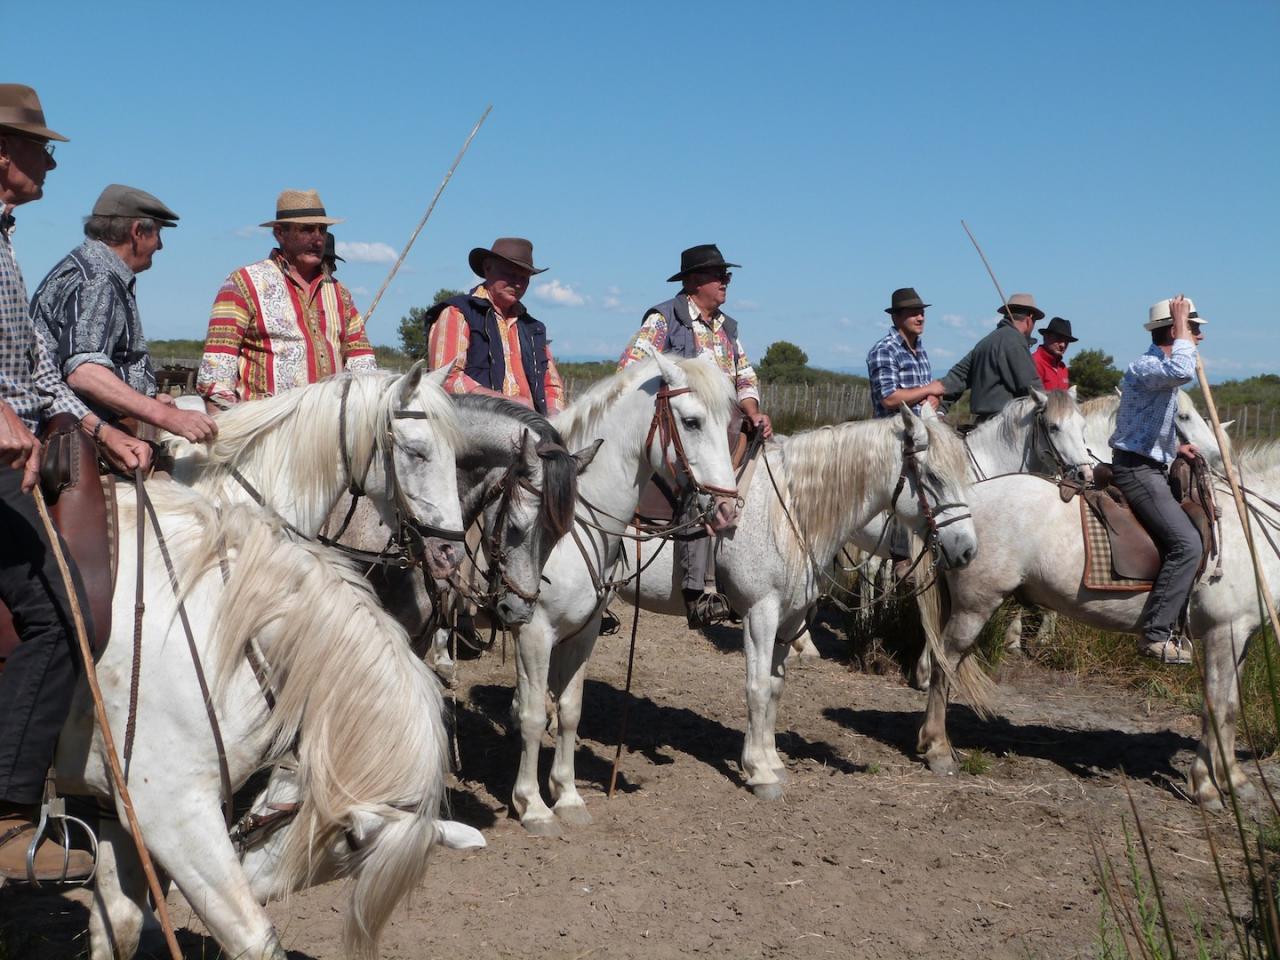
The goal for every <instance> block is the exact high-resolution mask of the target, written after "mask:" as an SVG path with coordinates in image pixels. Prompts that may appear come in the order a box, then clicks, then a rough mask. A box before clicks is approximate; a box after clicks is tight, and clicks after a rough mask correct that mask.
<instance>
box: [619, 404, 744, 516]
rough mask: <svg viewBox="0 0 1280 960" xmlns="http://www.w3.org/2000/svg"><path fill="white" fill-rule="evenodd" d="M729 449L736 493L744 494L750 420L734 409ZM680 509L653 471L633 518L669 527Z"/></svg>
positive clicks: (667, 487) (671, 491)
mask: <svg viewBox="0 0 1280 960" xmlns="http://www.w3.org/2000/svg"><path fill="white" fill-rule="evenodd" d="M727 432H728V439H729V450H730V451H731V452H732V455H733V472H734V474H735V475H737V477H738V479H739V484H738V495H739V496H746V490H745V489H743V488H744V486H745V485H744V484H743V483H742V482H741V481H742V479H743V477H744V475H746V474H747V470H746V469H745V468H744V464H745V463H746V461H747V458H748V452H749V451H750V449H751V440H750V435H751V434H752V433H753V432H754V430H753V428H752V427H751V424H750V422H749V421H748V420H747V419H746V417H745V416H744V415H743V414H742V413H741V411H740V410H737V409H735V413H734V415H733V416H731V417H729V429H728V431H727ZM682 508H683V504H682V503H681V499H680V497H679V495H678V494H677V493H676V492H675V491H674V490H673V489H671V485H670V484H669V483H667V481H666V480H664V479H663V478H662V477H660V476H658V475H657V474H656V473H655V474H654V475H653V476H652V477H650V478H649V482H648V483H647V484H645V487H644V489H643V490H641V491H640V501H639V503H637V504H636V512H635V516H634V518H633V520H634V521H635V522H637V523H640V524H644V525H647V526H671V525H672V524H675V523H678V522H679V518H680V511H681V509H682Z"/></svg>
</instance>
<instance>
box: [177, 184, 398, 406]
mask: <svg viewBox="0 0 1280 960" xmlns="http://www.w3.org/2000/svg"><path fill="white" fill-rule="evenodd" d="M341 222H342V221H341V220H338V219H335V218H333V217H330V216H329V215H328V213H327V212H326V211H325V208H324V204H323V203H322V202H321V201H320V194H319V193H317V192H316V191H315V190H285V191H284V192H282V193H281V194H280V197H279V199H278V200H277V201H276V215H275V218H274V219H272V220H268V221H267V222H266V223H264V224H262V226H264V227H271V230H272V233H273V234H274V235H275V238H276V243H277V244H278V246H277V247H276V249H274V250H272V251H271V255H270V256H268V257H267V258H266V259H265V260H259V261H258V262H257V263H251V264H249V266H247V267H241V268H240V269H239V270H237V271H236V272H235V273H233V274H231V276H229V277H228V278H227V280H226V282H225V283H223V285H222V289H221V290H219V291H218V295H217V297H216V298H215V299H214V301H213V310H212V312H211V314H210V317H209V332H208V334H207V336H206V337H205V342H204V357H203V358H202V359H201V361H200V373H199V374H198V375H197V377H196V392H197V393H199V394H200V395H201V396H203V397H204V398H205V403H206V405H208V406H209V407H210V409H211V410H213V409H218V408H221V409H226V408H227V407H230V406H232V405H233V404H236V403H239V402H240V401H241V400H256V399H259V398H262V397H272V396H275V395H276V394H277V393H283V392H284V391H286V390H292V389H294V388H296V387H302V386H306V385H307V384H309V383H315V382H316V381H317V380H322V379H324V378H325V377H327V376H330V375H332V374H334V373H336V372H338V371H339V370H373V369H376V368H377V363H376V361H375V360H374V358H373V348H372V347H370V346H369V340H368V338H367V337H366V336H365V331H364V318H363V317H361V316H360V311H358V310H357V309H356V307H355V302H354V301H353V300H352V298H351V291H349V290H348V289H347V288H346V287H345V286H343V284H342V283H341V282H339V281H338V280H337V279H335V278H334V277H332V276H331V275H329V274H328V273H326V271H325V270H324V253H325V237H326V235H327V234H328V231H329V227H330V226H331V225H332V224H335V223H341Z"/></svg>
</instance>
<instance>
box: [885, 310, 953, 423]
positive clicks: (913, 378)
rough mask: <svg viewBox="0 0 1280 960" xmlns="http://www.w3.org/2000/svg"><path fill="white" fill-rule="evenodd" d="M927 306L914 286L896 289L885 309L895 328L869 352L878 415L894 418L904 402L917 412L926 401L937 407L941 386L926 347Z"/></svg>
mask: <svg viewBox="0 0 1280 960" xmlns="http://www.w3.org/2000/svg"><path fill="white" fill-rule="evenodd" d="M928 306H929V304H927V303H925V302H924V301H923V300H921V299H920V295H919V294H917V293H916V291H915V288H914V287H902V288H901V289H899V290H895V291H893V294H892V296H891V297H890V298H889V306H888V307H886V308H885V311H884V312H885V313H887V314H889V317H890V319H891V320H892V321H893V329H892V330H890V331H889V332H888V333H887V334H885V335H884V336H883V337H881V338H880V339H879V340H877V341H876V343H875V345H874V346H873V347H872V348H871V350H870V351H868V353H867V380H868V381H869V382H870V384H871V410H872V413H874V414H875V416H877V417H892V416H894V415H895V414H897V412H898V409H899V408H900V407H902V406H904V405H905V406H907V407H910V408H911V410H912V411H913V412H915V413H919V412H920V405H921V404H922V403H925V402H927V403H929V404H930V405H931V406H932V407H933V408H934V409H935V410H936V409H937V408H938V398H939V397H941V396H942V385H941V384H940V383H939V382H938V381H937V380H934V379H933V371H932V369H931V368H930V366H929V354H927V353H925V350H924V339H923V336H924V311H925V308H926V307H928Z"/></svg>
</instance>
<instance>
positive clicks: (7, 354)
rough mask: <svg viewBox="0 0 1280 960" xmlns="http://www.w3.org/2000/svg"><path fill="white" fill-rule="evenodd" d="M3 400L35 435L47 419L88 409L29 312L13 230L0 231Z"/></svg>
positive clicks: (77, 415)
mask: <svg viewBox="0 0 1280 960" xmlns="http://www.w3.org/2000/svg"><path fill="white" fill-rule="evenodd" d="M0 400H2V401H4V402H5V403H7V404H8V405H9V406H10V407H12V408H13V412H14V413H16V414H17V415H18V416H19V417H20V418H21V419H22V422H23V423H24V424H26V426H27V429H28V430H30V431H31V432H32V433H35V432H36V431H37V430H39V429H40V424H41V423H42V422H43V421H44V419H45V418H46V417H49V416H52V415H54V414H56V413H69V414H71V415H72V416H74V417H75V418H76V419H77V420H80V419H83V418H84V416H85V415H86V414H87V413H88V412H89V409H88V407H86V406H85V405H84V404H83V403H81V402H80V400H79V398H77V397H76V395H75V394H74V393H72V392H71V388H70V387H68V386H67V385H66V384H65V383H63V382H62V378H61V377H59V376H58V368H57V367H56V366H55V365H54V361H53V357H52V356H51V354H50V353H49V345H48V344H47V343H45V340H44V337H42V336H40V335H39V334H38V333H36V328H35V324H34V323H32V321H31V315H30V314H29V313H28V312H27V287H26V284H25V283H24V282H23V280H22V271H21V270H19V269H18V261H17V260H16V259H15V258H14V255H13V243H12V238H11V230H5V231H0Z"/></svg>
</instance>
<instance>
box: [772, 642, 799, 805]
mask: <svg viewBox="0 0 1280 960" xmlns="http://www.w3.org/2000/svg"><path fill="white" fill-rule="evenodd" d="M799 623H800V621H799V620H797V621H795V622H787V623H785V624H784V625H783V627H782V631H781V632H782V635H783V636H784V637H789V636H791V635H792V634H794V633H795V631H796V627H797V626H798V625H799ZM790 650H791V648H790V645H789V644H785V643H777V642H775V643H774V645H773V651H772V653H773V664H772V668H771V671H770V674H769V692H770V697H769V709H768V712H767V713H766V715H765V731H764V743H765V749H766V750H767V752H768V756H769V765H770V766H771V767H772V768H773V772H774V773H775V774H777V776H778V782H779V783H782V784H785V783H786V782H787V781H788V780H790V779H791V775H790V774H788V773H787V766H786V764H785V763H783V762H782V757H781V756H779V755H778V705H779V704H780V703H781V702H782V691H783V689H784V688H785V687H786V682H787V658H788V654H789V653H790Z"/></svg>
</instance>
